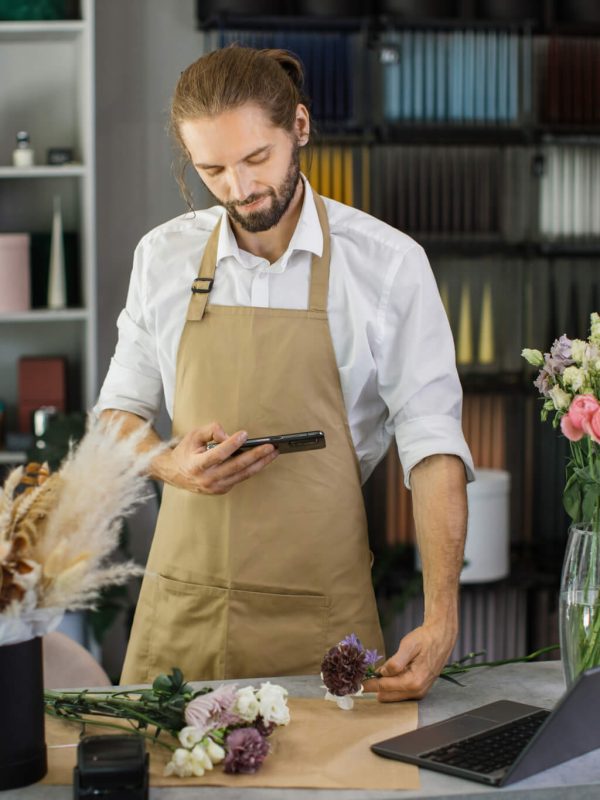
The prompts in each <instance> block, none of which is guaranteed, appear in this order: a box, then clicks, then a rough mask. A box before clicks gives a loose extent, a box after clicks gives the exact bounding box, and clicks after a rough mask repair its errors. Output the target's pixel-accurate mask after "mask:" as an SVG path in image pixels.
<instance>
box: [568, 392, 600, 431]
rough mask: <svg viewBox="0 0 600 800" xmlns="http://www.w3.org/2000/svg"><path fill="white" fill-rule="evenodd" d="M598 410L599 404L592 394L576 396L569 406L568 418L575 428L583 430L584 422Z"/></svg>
mask: <svg viewBox="0 0 600 800" xmlns="http://www.w3.org/2000/svg"><path fill="white" fill-rule="evenodd" d="M599 408H600V403H599V402H598V401H597V400H596V398H595V397H594V395H593V394H578V395H577V396H576V397H574V398H573V402H572V403H571V405H570V406H569V417H570V419H571V422H572V423H573V425H574V426H575V427H576V428H580V429H581V428H583V423H584V420H586V419H588V418H589V417H590V416H591V415H592V414H593V413H594V412H595V411H597V410H598V409H599Z"/></svg>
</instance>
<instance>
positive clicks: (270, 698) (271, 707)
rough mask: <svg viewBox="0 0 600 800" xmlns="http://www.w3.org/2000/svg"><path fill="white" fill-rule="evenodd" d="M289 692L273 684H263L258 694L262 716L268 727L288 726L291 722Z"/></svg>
mask: <svg viewBox="0 0 600 800" xmlns="http://www.w3.org/2000/svg"><path fill="white" fill-rule="evenodd" d="M287 694H288V693H287V690H286V689H284V688H283V686H278V685H277V684H273V683H269V682H267V683H262V684H261V686H260V689H259V690H258V692H257V693H256V697H257V699H258V703H259V711H260V715H261V717H262V718H263V720H264V721H265V724H266V725H268V724H269V722H274V723H275V724H276V725H287V724H288V722H289V721H290V710H289V708H288V707H287V699H286V698H287Z"/></svg>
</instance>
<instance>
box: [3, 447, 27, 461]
mask: <svg viewBox="0 0 600 800" xmlns="http://www.w3.org/2000/svg"><path fill="white" fill-rule="evenodd" d="M26 461H27V453H25V452H21V451H20V450H0V464H25V462H26Z"/></svg>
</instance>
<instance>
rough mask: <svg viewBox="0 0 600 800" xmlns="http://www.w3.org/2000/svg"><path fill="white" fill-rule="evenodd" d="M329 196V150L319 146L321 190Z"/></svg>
mask: <svg viewBox="0 0 600 800" xmlns="http://www.w3.org/2000/svg"><path fill="white" fill-rule="evenodd" d="M320 194H322V195H325V197H331V151H330V149H329V147H322V148H321V192H320Z"/></svg>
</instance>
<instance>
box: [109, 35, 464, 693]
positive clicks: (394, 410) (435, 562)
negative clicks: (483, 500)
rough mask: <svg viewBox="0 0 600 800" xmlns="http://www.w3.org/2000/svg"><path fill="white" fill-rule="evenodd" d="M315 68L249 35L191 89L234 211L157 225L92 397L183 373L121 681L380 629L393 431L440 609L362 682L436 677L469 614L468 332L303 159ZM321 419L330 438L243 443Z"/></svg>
mask: <svg viewBox="0 0 600 800" xmlns="http://www.w3.org/2000/svg"><path fill="white" fill-rule="evenodd" d="M301 86H302V69H301V66H300V64H299V62H298V61H297V60H296V59H295V58H294V57H293V56H291V55H290V54H288V53H285V52H284V51H277V50H271V51H256V50H252V49H250V48H241V47H230V48H226V49H224V50H220V51H216V52H214V53H210V54H208V55H207V56H204V57H203V58H201V59H199V60H198V61H197V62H195V63H194V64H192V65H191V66H190V67H188V69H187V70H185V71H184V72H183V73H182V75H181V77H180V80H179V82H178V84H177V87H176V90H175V94H174V98H173V104H172V109H171V122H172V130H173V133H174V135H175V138H176V139H177V141H178V142H179V144H180V146H181V149H182V152H183V154H184V158H185V159H186V160H187V161H189V162H191V163H192V164H193V166H194V168H195V169H196V171H197V172H198V174H199V176H200V178H201V179H202V181H203V182H204V184H205V186H206V187H207V189H208V190H209V191H210V192H211V193H212V194H213V195H214V196H215V197H216V198H217V199H218V201H219V204H220V206H222V207H223V208H224V211H223V208H221V207H214V208H211V209H208V210H206V211H202V212H196V213H192V214H186V215H183V216H181V217H178V218H176V219H174V220H171V221H170V222H167V223H165V224H164V225H161V226H159V227H158V228H156V229H155V230H154V231H151V232H150V233H149V234H147V235H146V236H145V237H144V238H143V239H142V241H141V242H140V244H139V246H138V248H137V250H136V256H135V260H134V268H133V274H132V279H131V285H130V291H129V296H128V300H127V306H126V308H125V310H124V311H123V313H122V314H121V316H120V318H119V331H120V333H119V342H118V345H117V350H116V353H115V357H114V359H113V361H112V363H111V367H110V370H109V373H108V376H107V378H106V381H105V384H104V386H103V389H102V392H101V395H100V400H99V403H98V406H97V408H98V410H102V411H103V412H104V413H105V414H106V415H113V416H117V417H119V418H120V419H121V420H122V421H123V424H124V433H125V434H126V433H127V432H128V431H131V430H133V429H134V428H136V427H138V426H140V425H142V424H144V422H145V420H151V419H153V418H154V416H155V414H156V411H157V408H158V406H159V403H160V394H161V392H162V391H164V395H165V400H166V404H167V410H168V411H169V413H170V414H171V416H172V418H173V434H174V436H175V437H176V439H175V441H176V442H177V444H175V445H174V446H173V447H170V448H168V449H166V450H164V451H163V452H162V453H161V454H160V455H158V456H156V457H155V458H154V460H153V462H152V473H153V475H154V476H155V477H156V478H159V479H161V480H163V481H164V482H165V484H166V486H165V491H164V495H163V500H162V503H161V510H160V514H159V520H158V523H157V530H156V532H155V535H154V539H153V543H152V547H151V551H150V555H149V558H148V565H147V571H146V576H145V578H144V583H143V586H142V591H141V594H140V599H139V602H138V607H137V610H136V617H135V621H134V625H133V629H132V635H131V639H130V642H129V647H128V651H127V656H126V659H125V665H124V670H123V676H122V681H123V682H127V683H134V682H142V681H148V680H151V679H152V678H153V677H154V675H155V674H156V673H157V672H159V671H161V670H165V669H169V668H170V667H171V666H173V665H177V666H179V667H180V668H182V670H183V671H184V673H185V675H186V677H187V678H188V679H209V678H233V677H256V676H267V675H283V674H294V673H311V672H312V673H314V672H318V669H319V663H320V659H321V657H322V655H323V654H324V653H325V651H326V650H327V649H328V648H329V647H330V646H332V645H333V644H335V643H336V642H337V641H339V640H340V639H341V638H343V637H344V636H345V635H347V634H349V633H351V632H354V633H356V634H357V635H358V636H359V638H361V639H362V640H363V643H364V644H365V645H366V646H367V647H369V648H373V647H378V648H379V649H381V648H382V636H381V630H380V627H379V622H378V617H377V609H376V606H375V599H374V594H373V589H372V584H371V578H370V554H369V549H368V539H367V531H366V520H365V513H364V507H363V502H362V494H361V488H360V487H361V481H364V480H366V478H367V477H368V475H369V474H370V472H371V471H372V469H373V468H374V466H375V465H376V463H377V462H378V461H379V460H380V459H381V458H382V457H383V455H384V453H385V451H386V450H387V447H388V445H389V443H390V441H391V438H392V436H393V435H395V436H396V440H397V443H398V448H399V453H400V457H401V460H402V463H403V466H404V470H405V474H406V476H407V480H410V485H411V488H412V491H413V497H414V508H415V520H416V529H417V536H418V541H419V547H420V551H421V557H422V561H423V570H424V590H425V616H424V621H423V624H422V625H421V626H420V627H419V628H417V629H416V630H415V631H412V632H411V633H409V634H408V635H407V636H406V637H404V639H403V640H402V642H400V645H399V648H398V651H397V653H395V654H394V655H393V656H392V657H391V658H390V659H388V661H387V662H385V664H384V665H383V666H382V668H381V673H382V675H383V676H384V677H383V678H381V679H379V681H378V682H374V683H372V684H368V685H367V687H366V688H367V689H368V690H372V691H377V692H378V697H379V699H380V700H383V701H386V700H401V699H404V698H408V697H421V696H423V695H424V694H425V692H426V691H427V689H428V688H429V686H430V685H431V684H432V683H433V681H434V680H435V677H436V676H437V675H438V674H439V671H440V669H441V667H442V666H443V664H444V663H445V661H446V659H447V657H448V655H449V653H450V651H451V649H452V647H453V644H454V641H455V638H456V634H457V599H458V575H459V573H460V569H461V566H462V554H463V542H464V533H465V526H466V493H465V466H466V468H467V472H468V474H469V476H470V475H471V472H472V464H471V460H470V455H469V452H468V448H467V447H466V445H465V442H464V439H463V437H462V432H461V428H460V410H461V390H460V383H459V381H458V378H457V375H456V370H455V366H454V350H453V345H452V340H451V335H450V331H449V327H448V323H447V320H446V318H445V315H444V312H443V307H442V305H441V302H440V299H439V295H438V294H437V290H436V287H435V281H434V279H433V276H432V274H431V270H430V268H429V265H428V263H427V259H426V257H425V255H424V253H423V251H422V249H421V248H420V247H419V246H418V245H417V244H416V243H415V242H413V241H412V239H410V238H409V237H407V236H405V235H404V234H401V233H400V232H398V231H396V230H394V229H392V228H390V227H389V226H387V225H385V224H383V223H381V222H379V221H378V220H375V219H373V218H372V217H369V216H368V215H366V214H363V213H362V212H359V211H356V210H354V209H350V208H348V207H346V206H343V205H341V204H340V203H336V202H333V201H331V200H326V199H325V200H323V199H322V198H320V197H319V196H318V195H316V194H315V193H314V192H313V191H312V189H311V187H310V185H309V183H308V182H307V181H306V180H305V179H304V178H303V176H301V174H300V171H299V158H298V153H299V148H300V147H303V146H306V145H307V143H308V141H309V136H310V115H309V112H308V110H307V107H306V104H305V103H304V102H303V97H302V94H301ZM181 180H182V177H181ZM211 420H213V421H212V422H211ZM303 430H323V431H324V432H325V435H326V440H327V447H326V449H324V450H317V451H314V452H306V453H296V454H290V455H284V456H282V457H281V458H279V457H278V453H277V451H276V450H275V449H274V448H273V447H272V446H271V445H264V446H262V447H257V448H255V449H253V450H251V451H249V452H244V453H237V450H238V448H239V446H240V445H241V444H242V443H243V442H244V441H245V439H246V438H247V436H248V434H250V435H251V436H264V435H268V434H277V433H292V432H296V431H303ZM211 441H214V442H217V443H218V444H217V446H216V447H214V448H210V449H209V448H208V447H207V445H208V444H209V442H211ZM157 443H158V437H157V436H156V434H155V433H154V432H152V431H151V432H149V433H148V435H147V437H146V440H145V445H144V446H145V447H148V448H150V447H154V446H155V445H156V444H157Z"/></svg>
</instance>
